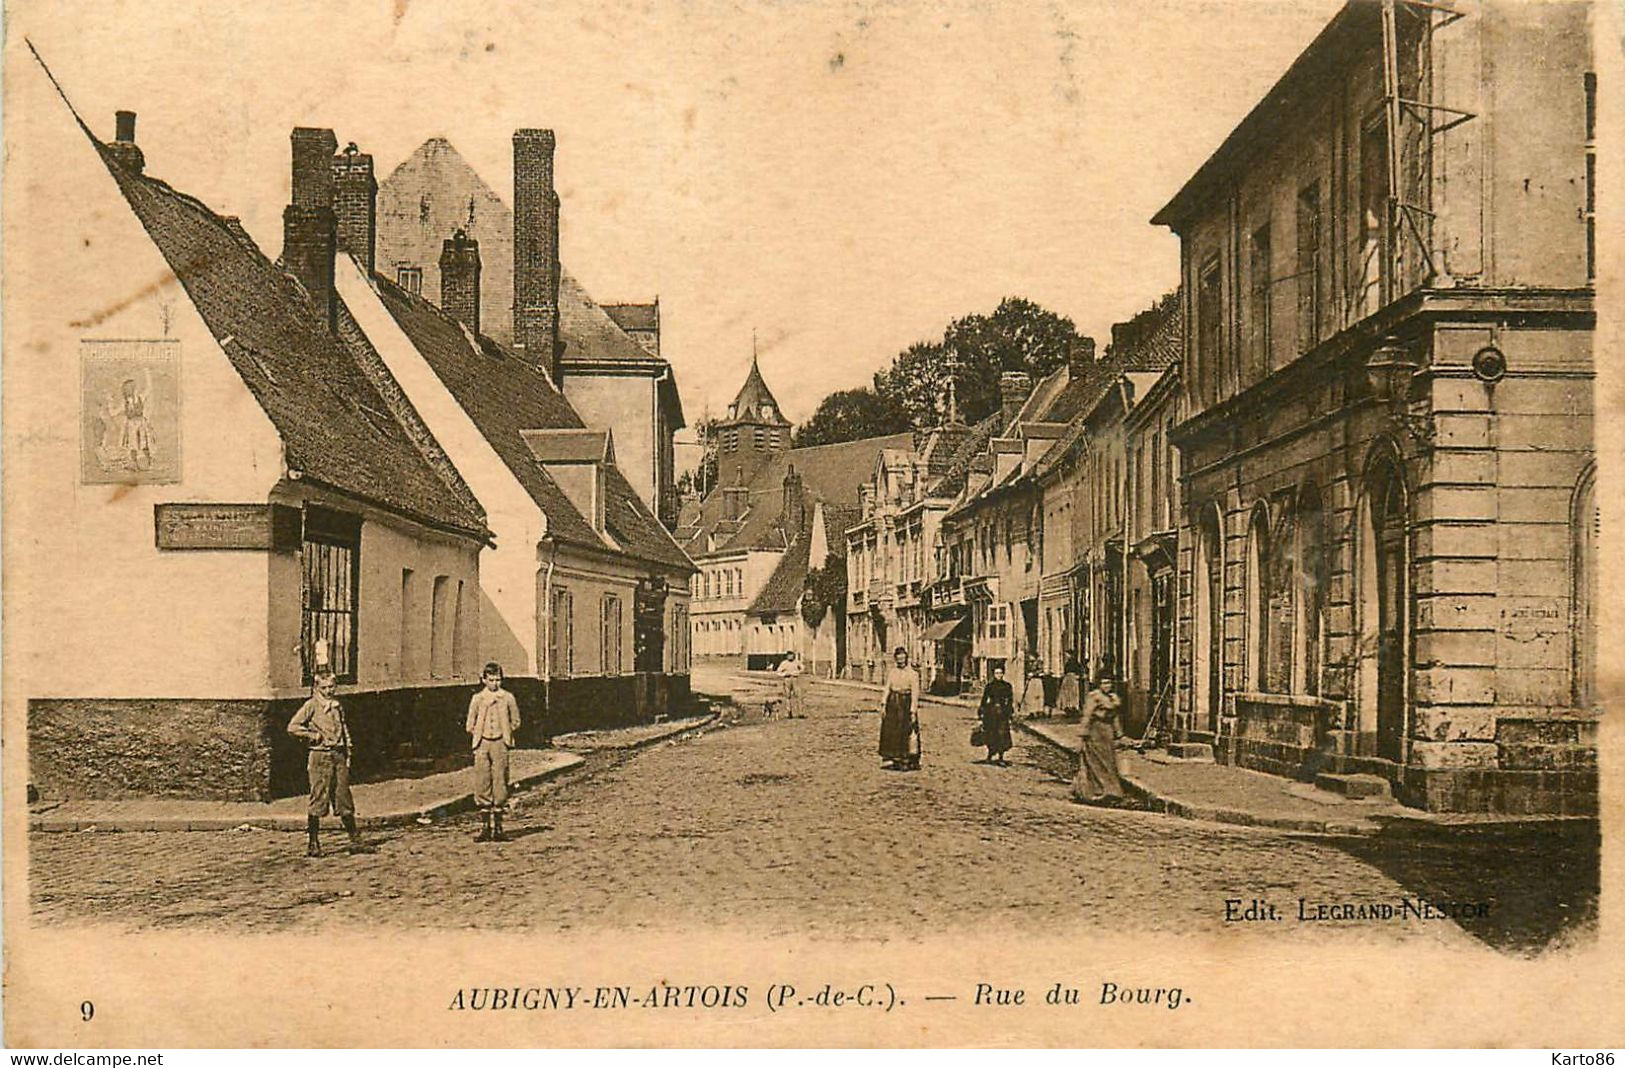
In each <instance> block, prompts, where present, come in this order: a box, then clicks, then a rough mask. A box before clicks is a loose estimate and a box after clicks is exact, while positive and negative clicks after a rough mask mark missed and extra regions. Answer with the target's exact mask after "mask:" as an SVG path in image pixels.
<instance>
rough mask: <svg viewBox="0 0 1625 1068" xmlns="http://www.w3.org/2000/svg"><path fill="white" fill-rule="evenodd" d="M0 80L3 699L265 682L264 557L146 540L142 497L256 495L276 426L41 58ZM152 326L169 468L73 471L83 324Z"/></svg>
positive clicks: (128, 329) (100, 329) (147, 518)
mask: <svg viewBox="0 0 1625 1068" xmlns="http://www.w3.org/2000/svg"><path fill="white" fill-rule="evenodd" d="M8 84H9V87H10V88H11V89H12V91H13V93H14V94H15V95H14V96H13V98H12V99H11V100H10V101H8V103H10V104H12V105H13V107H12V108H8V112H9V114H8V122H7V126H6V149H7V161H8V167H9V168H10V173H8V175H7V185H8V194H9V202H8V204H7V208H8V216H9V217H10V218H12V219H15V220H19V221H21V220H25V219H26V223H25V224H24V225H18V226H14V227H11V228H10V229H9V232H8V236H9V239H10V245H9V247H8V248H7V250H6V251H7V257H6V262H7V278H6V282H7V285H6V292H5V297H6V303H5V322H6V331H5V342H6V346H5V354H4V366H5V388H4V409H3V411H4V426H5V456H4V463H5V468H6V470H5V507H6V524H5V535H4V538H5V541H4V544H5V564H6V567H5V581H6V588H5V598H4V601H5V608H4V615H5V627H6V683H7V692H8V697H9V698H12V699H21V698H27V697H45V696H99V697H136V696H161V697H190V696H211V697H232V696H260V695H263V694H264V693H265V691H266V689H267V687H268V686H269V663H268V661H269V646H268V642H267V620H266V613H265V607H264V606H265V605H266V603H267V597H268V582H269V577H268V566H267V558H268V554H267V553H265V552H253V551H212V552H202V551H185V552H180V551H165V552H160V551H159V550H158V549H157V548H156V547H155V544H154V525H153V506H154V505H155V504H158V503H161V502H229V503H264V502H265V501H266V499H267V494H268V493H269V492H270V490H271V488H272V487H273V486H275V485H276V484H277V482H278V481H279V480H280V479H281V477H282V474H283V469H282V450H281V443H280V439H279V438H278V436H277V434H276V432H275V430H274V428H273V427H272V426H271V424H270V421H269V420H268V419H267V418H266V416H265V415H264V413H263V411H262V410H261V409H260V407H259V406H258V404H257V403H256V402H255V401H254V399H253V397H252V396H251V395H250V393H249V391H248V389H247V388H246V387H245V386H244V385H243V382H242V380H241V378H240V377H238V375H237V373H236V371H235V370H234V369H233V368H232V366H231V364H230V362H229V361H228V360H227V358H226V357H225V355H224V353H222V352H221V350H220V348H219V346H218V345H217V344H216V342H215V340H214V338H213V336H212V335H211V334H210V332H209V330H208V328H207V326H206V325H205V324H204V323H203V321H202V319H201V318H200V317H199V315H198V314H197V312H196V310H195V309H194V308H193V306H192V305H191V303H190V301H189V300H188V298H187V297H186V294H185V292H184V290H183V289H182V288H181V286H180V284H179V283H178V281H177V280H176V279H175V277H174V276H173V274H172V273H171V272H170V270H169V267H168V265H167V264H166V263H165V261H164V259H163V257H162V255H161V254H160V253H159V252H158V250H157V248H156V247H155V246H154V245H153V244H152V242H151V240H150V239H149V238H148V236H147V234H146V232H145V230H144V229H143V228H142V226H141V224H140V222H139V220H137V219H136V217H135V215H134V214H133V212H132V211H131V209H130V207H129V205H128V204H127V203H126V202H125V200H124V198H123V196H122V194H121V193H120V192H119V190H118V187H117V185H116V184H115V183H114V181H113V179H112V177H111V176H110V175H109V174H108V173H107V170H106V168H105V166H104V165H103V163H102V161H101V159H100V157H99V156H98V155H97V153H96V152H95V150H94V149H93V148H92V146H91V144H90V142H89V141H88V140H87V139H86V138H85V136H84V134H83V133H82V132H81V131H80V130H79V129H78V127H77V126H76V125H75V124H74V122H73V120H72V118H71V116H70V114H69V113H68V111H67V109H66V108H65V107H64V106H63V104H62V102H61V101H60V99H58V98H57V97H56V96H55V94H54V92H53V91H52V89H51V87H50V85H49V83H48V82H47V81H46V80H45V78H44V76H43V74H41V73H40V72H39V71H38V69H37V68H36V67H33V66H32V65H30V69H29V70H27V71H26V72H22V71H19V73H18V76H17V77H16V78H14V79H11V80H9V83H8ZM93 118H94V117H93ZM106 119H107V123H106V125H108V126H110V125H111V119H112V116H106ZM152 165H153V166H152V169H153V170H155V171H157V172H159V173H162V170H163V161H162V160H154V161H152ZM165 337H167V338H170V339H174V340H178V341H179V343H180V362H181V369H180V390H181V412H180V441H181V469H180V470H181V481H180V482H178V483H175V484H169V485H147V486H124V485H82V484H81V483H80V471H79V464H80V455H79V452H80V399H79V395H80V388H79V375H80V355H79V349H80V342H81V340H82V339H87V338H88V339H154V338H165ZM157 415H158V413H154V416H155V417H157Z"/></svg>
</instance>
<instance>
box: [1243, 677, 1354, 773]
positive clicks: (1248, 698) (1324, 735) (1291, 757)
mask: <svg viewBox="0 0 1625 1068" xmlns="http://www.w3.org/2000/svg"><path fill="white" fill-rule="evenodd" d="M1339 714H1340V706H1339V705H1337V704H1336V703H1334V702H1330V701H1322V700H1320V699H1319V698H1314V697H1298V696H1286V695H1283V694H1246V693H1243V694H1233V695H1230V696H1229V697H1227V698H1226V699H1225V716H1224V719H1223V721H1222V722H1221V728H1228V729H1227V730H1225V729H1221V733H1220V736H1219V739H1218V741H1217V743H1216V744H1215V746H1214V757H1215V759H1217V760H1218V761H1219V762H1220V763H1224V764H1234V765H1236V766H1237V767H1243V768H1252V769H1253V770H1254V771H1264V772H1268V773H1269V774H1271V775H1281V776H1285V777H1286V778H1290V779H1301V780H1303V781H1304V782H1310V781H1313V780H1314V777H1315V776H1316V775H1318V774H1319V773H1320V772H1322V771H1324V770H1326V766H1327V763H1328V757H1329V754H1328V748H1329V747H1328V744H1327V743H1328V738H1329V736H1330V728H1331V724H1332V723H1334V722H1336V721H1337V717H1338V716H1339Z"/></svg>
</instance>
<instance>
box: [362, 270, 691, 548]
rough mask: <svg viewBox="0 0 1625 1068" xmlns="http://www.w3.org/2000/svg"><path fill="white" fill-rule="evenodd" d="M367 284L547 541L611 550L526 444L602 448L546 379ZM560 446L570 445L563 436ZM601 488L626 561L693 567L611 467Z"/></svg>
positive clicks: (396, 290)
mask: <svg viewBox="0 0 1625 1068" xmlns="http://www.w3.org/2000/svg"><path fill="white" fill-rule="evenodd" d="M373 281H374V284H375V285H376V286H377V288H378V294H379V296H380V297H381V298H382V300H383V304H384V307H385V308H386V309H388V311H389V313H390V315H391V316H392V317H393V318H394V320H395V322H396V324H397V325H398V326H400V328H401V332H402V333H404V334H405V335H406V336H407V338H408V339H409V340H410V341H411V342H412V344H413V346H414V347H415V348H416V349H417V350H418V352H420V353H422V355H423V358H424V359H425V360H426V361H428V364H429V366H430V367H431V368H433V369H434V372H435V374H436V375H437V376H438V377H439V379H440V381H441V383H442V384H444V385H445V387H446V389H447V390H448V391H450V392H451V394H452V396H453V397H455V398H456V400H457V403H458V404H459V405H461V406H462V408H463V410H464V411H466V412H467V413H468V416H469V418H470V419H471V420H473V422H474V425H475V426H477V427H478V428H479V430H480V433H481V434H483V435H484V437H485V439H486V441H487V442H489V443H490V445H491V448H492V449H493V450H495V451H496V453H497V455H498V456H500V457H501V458H502V461H503V463H504V464H505V465H506V466H507V468H508V470H509V471H511V472H513V475H514V477H515V478H516V479H517V480H518V481H519V484H520V485H521V486H523V487H524V489H525V492H526V493H528V494H529V495H530V498H531V500H533V501H535V502H536V505H537V506H538V507H539V508H540V509H541V510H542V513H543V514H544V515H546V516H547V523H548V533H549V535H550V536H552V537H554V538H556V539H558V540H559V541H561V542H563V543H565V544H569V545H575V546H578V547H584V548H591V549H597V550H600V551H606V552H607V551H611V550H610V549H609V547H608V546H606V544H605V542H604V539H603V538H601V537H599V536H598V534H597V532H596V531H594V530H593V527H592V524H591V523H590V522H589V521H588V520H587V519H586V518H585V517H583V516H582V515H581V513H580V512H579V511H577V510H576V508H575V506H574V505H572V504H571V503H570V499H569V497H567V496H566V495H565V493H564V491H563V490H562V489H560V488H559V486H558V483H556V482H555V481H554V480H553V479H552V478H551V477H550V476H549V475H548V473H547V472H546V470H544V469H543V466H542V464H541V462H540V461H539V460H538V459H537V458H536V455H535V453H534V452H533V450H532V448H531V445H530V444H529V443H528V442H527V441H526V435H525V432H526V431H534V430H570V429H575V430H581V431H583V432H584V433H583V434H582V435H580V436H579V438H580V442H581V443H584V445H585V447H587V448H588V449H589V450H590V449H591V448H601V442H602V439H601V438H599V437H596V436H592V437H590V438H589V435H592V433H593V432H591V431H588V430H586V428H585V426H584V424H583V423H582V421H581V417H580V416H579V415H577V414H576V411H575V409H574V408H572V407H571V406H570V403H569V401H567V400H565V399H564V395H563V394H561V393H560V392H559V391H558V390H557V389H556V388H554V386H553V383H552V382H550V381H549V380H548V378H547V376H546V375H544V374H542V373H541V372H540V371H538V370H536V369H535V368H534V367H532V366H531V365H530V364H529V363H527V362H526V361H524V360H522V359H520V358H519V357H517V356H515V355H513V354H512V353H511V352H509V351H508V350H507V349H505V348H503V347H502V346H501V345H499V344H498V343H497V342H495V341H493V340H492V339H491V338H488V337H486V336H485V335H483V334H478V335H476V334H472V333H470V332H469V331H468V329H467V328H466V327H464V326H463V324H461V323H459V322H458V321H457V320H455V319H453V318H451V317H450V316H448V315H446V314H445V313H444V312H442V311H441V310H440V309H439V308H437V307H435V306H434V305H433V304H430V303H429V302H428V301H426V300H424V299H423V298H422V297H420V296H417V295H415V294H412V293H408V292H407V291H406V290H404V289H402V288H401V287H399V286H397V285H395V284H394V283H393V282H391V281H389V280H388V279H386V278H381V277H375V278H374V280H373ZM563 440H564V441H566V442H567V441H571V440H574V438H572V436H570V435H565V436H564V439H563ZM605 488H606V491H607V497H608V500H607V502H606V505H605V524H606V526H607V527H608V529H609V533H610V536H611V537H613V538H614V539H615V541H616V543H618V544H619V545H620V546H621V548H622V549H623V550H625V553H626V555H629V556H632V557H636V558H637V559H640V560H644V561H647V562H652V563H658V564H662V565H665V566H668V567H676V568H681V569H685V570H688V569H692V568H693V563H692V561H690V560H689V559H688V556H687V555H686V554H684V552H683V551H682V549H680V548H678V546H677V544H676V543H675V542H674V541H672V539H671V538H670V537H669V536H668V535H667V534H666V531H665V529H664V528H663V527H661V526H660V523H659V522H658V521H657V520H656V519H655V517H654V516H653V515H652V514H650V512H649V509H648V508H647V507H646V506H645V505H644V504H643V502H642V501H641V500H640V499H639V498H638V495H637V493H636V492H635V491H634V490H633V489H632V487H631V485H630V484H629V483H628V482H627V481H626V478H625V477H624V476H623V475H622V474H621V471H620V469H619V468H618V467H616V466H615V465H614V464H606V465H605Z"/></svg>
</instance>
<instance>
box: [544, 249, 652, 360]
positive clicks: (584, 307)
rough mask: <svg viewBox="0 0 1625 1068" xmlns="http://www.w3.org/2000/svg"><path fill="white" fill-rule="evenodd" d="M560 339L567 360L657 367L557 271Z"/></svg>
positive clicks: (577, 285)
mask: <svg viewBox="0 0 1625 1068" xmlns="http://www.w3.org/2000/svg"><path fill="white" fill-rule="evenodd" d="M559 339H560V340H562V341H563V342H564V358H565V359H566V360H615V361H626V362H638V363H654V364H660V363H662V362H664V361H663V360H661V358H660V357H659V356H654V355H651V354H650V353H649V350H648V349H645V348H644V347H643V346H642V345H640V344H638V343H637V341H635V340H634V339H633V338H632V337H631V335H629V334H628V333H627V332H626V331H625V330H623V329H621V327H620V326H619V325H617V324H616V322H615V320H614V319H613V318H612V317H611V316H610V314H609V313H608V312H607V311H605V310H604V309H603V308H601V307H599V305H598V303H597V302H596V301H594V300H593V299H592V297H591V296H589V295H588V294H587V291H586V290H585V289H583V288H582V286H581V283H580V282H578V281H576V280H575V278H574V276H572V275H571V274H570V272H569V271H566V270H564V269H563V268H562V267H561V268H560V269H559Z"/></svg>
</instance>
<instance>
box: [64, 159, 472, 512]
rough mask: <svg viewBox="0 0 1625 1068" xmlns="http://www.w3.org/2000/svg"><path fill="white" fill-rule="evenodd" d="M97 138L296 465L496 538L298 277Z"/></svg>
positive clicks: (367, 495)
mask: <svg viewBox="0 0 1625 1068" xmlns="http://www.w3.org/2000/svg"><path fill="white" fill-rule="evenodd" d="M87 133H88V131H87ZM92 140H93V141H94V138H92ZM95 144H96V147H97V149H98V151H100V152H101V153H102V157H103V160H104V162H105V163H106V164H107V167H108V170H109V171H110V172H111V173H112V175H113V178H114V180H115V181H116V182H117V183H118V185H119V188H120V189H121V190H122V191H123V193H124V197H125V199H126V200H127V201H128V202H129V204H130V207H131V209H133V210H134V212H135V214H136V217H137V218H138V219H140V221H141V225H142V226H143V227H145V228H146V231H147V233H148V235H149V236H150V237H151V238H152V241H153V244H154V245H156V246H157V247H158V250H159V252H161V253H162V254H163V256H164V259H165V260H166V261H167V262H168V263H169V266H170V269H171V270H173V271H174V272H175V276H176V277H177V278H178V279H179V280H180V282H181V285H182V286H184V287H185V289H186V293H187V296H188V297H190V298H191V301H192V303H193V304H194V305H195V306H196V307H197V310H198V313H199V314H200V315H201V316H202V317H203V321H204V322H205V323H206V324H208V327H209V330H210V332H211V333H213V334H214V336H215V338H216V339H217V340H218V341H219V342H220V347H221V348H222V349H223V350H224V351H225V352H226V355H227V356H228V357H229V358H230V360H231V363H232V366H233V367H235V368H236V370H237V373H238V375H240V376H241V377H242V379H243V382H244V383H245V384H246V385H247V386H248V388H249V391H250V392H251V393H253V395H254V398H255V400H257V401H258V402H259V405H260V407H261V408H263V409H264V410H265V414H266V415H267V416H268V417H269V418H270V420H271V423H272V425H274V426H275V427H276V430H277V433H278V435H280V437H281V438H282V444H283V449H284V453H285V456H286V461H287V465H288V467H289V468H291V469H293V470H296V471H299V472H301V473H302V474H303V475H304V476H305V477H306V478H310V479H313V480H316V481H318V482H321V483H324V484H326V485H328V486H331V487H333V488H335V489H337V490H340V491H342V492H345V493H350V494H353V495H355V496H357V497H360V498H364V499H366V500H368V501H371V502H373V503H375V504H377V505H380V506H382V507H384V508H388V509H391V510H394V511H398V512H401V513H403V514H407V515H410V516H413V517H415V518H419V519H423V520H427V521H429V522H431V523H434V524H437V525H440V526H444V527H449V528H452V529H455V530H459V531H465V532H468V533H473V534H478V535H480V536H482V537H483V536H486V535H487V534H488V532H487V531H486V528H485V517H484V516H483V515H482V514H480V513H479V512H477V511H476V510H475V509H474V508H473V507H472V506H471V505H470V504H469V503H467V502H465V501H464V500H463V499H462V498H461V497H460V496H459V495H458V493H456V492H454V491H453V490H452V488H451V487H450V485H449V484H448V483H447V481H445V480H444V479H442V477H441V475H440V474H438V473H437V472H436V471H435V469H434V468H433V467H432V466H430V464H429V462H428V461H427V460H426V459H425V458H424V455H423V454H422V453H421V452H419V451H418V447H417V446H416V445H414V444H413V442H412V439H411V437H410V436H409V435H408V433H407V431H406V430H405V429H404V428H403V427H402V426H401V424H400V423H399V422H398V421H397V419H396V417H395V416H394V415H392V414H391V408H390V406H389V405H388V403H386V402H385V400H384V398H383V397H382V396H380V395H379V393H378V391H377V389H375V388H374V387H373V385H372V384H371V382H370V381H369V380H368V379H367V377H366V375H365V373H364V372H363V370H362V369H361V367H360V365H359V364H357V362H356V360H355V357H354V356H353V355H352V354H351V353H350V351H349V350H348V349H347V348H346V347H345V346H344V345H343V344H342V343H341V342H340V341H339V340H338V339H337V338H336V337H335V336H334V335H333V333H332V332H331V331H330V330H329V329H328V328H327V324H326V322H325V321H324V320H323V319H322V318H320V317H318V315H317V314H316V311H315V309H314V308H312V306H311V304H310V299H309V297H308V296H307V295H306V293H305V291H304V288H303V287H302V286H300V285H299V283H298V282H296V281H294V279H293V278H292V277H290V276H289V275H288V274H286V273H284V272H283V271H282V269H281V268H279V267H278V266H277V265H276V264H274V263H272V262H271V260H270V259H269V258H267V257H266V255H265V254H264V253H263V252H262V251H260V249H259V247H258V246H256V245H255V244H254V243H253V242H252V241H251V240H250V239H249V238H248V235H247V233H246V232H245V231H243V230H242V228H241V227H240V226H238V227H233V226H231V225H230V224H229V223H228V222H226V221H225V220H224V219H222V218H221V217H220V216H218V215H216V214H215V213H214V212H212V211H210V210H209V209H208V208H207V207H205V206H204V205H203V204H202V203H201V202H199V201H197V200H195V199H193V198H191V197H189V196H186V195H184V194H182V193H178V192H176V191H175V190H174V189H172V188H170V187H169V186H168V185H166V184H165V183H163V182H161V181H158V180H157V179H154V178H149V177H145V176H142V175H137V174H133V173H131V172H130V171H128V170H126V169H124V168H123V167H121V166H119V165H118V164H117V163H116V162H115V161H114V160H113V159H112V158H111V157H110V155H109V154H108V152H107V150H106V148H105V146H103V145H102V144H101V143H100V142H95ZM418 432H420V433H424V434H426V433H427V432H426V431H424V430H422V428H418Z"/></svg>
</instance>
